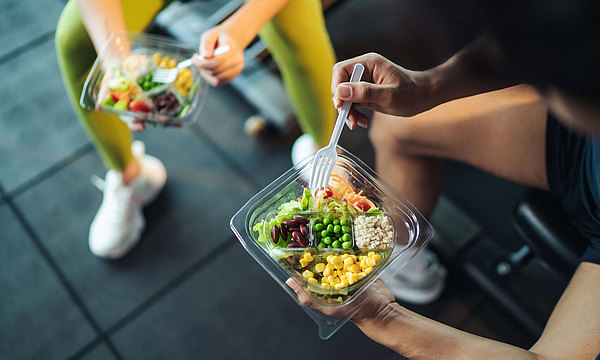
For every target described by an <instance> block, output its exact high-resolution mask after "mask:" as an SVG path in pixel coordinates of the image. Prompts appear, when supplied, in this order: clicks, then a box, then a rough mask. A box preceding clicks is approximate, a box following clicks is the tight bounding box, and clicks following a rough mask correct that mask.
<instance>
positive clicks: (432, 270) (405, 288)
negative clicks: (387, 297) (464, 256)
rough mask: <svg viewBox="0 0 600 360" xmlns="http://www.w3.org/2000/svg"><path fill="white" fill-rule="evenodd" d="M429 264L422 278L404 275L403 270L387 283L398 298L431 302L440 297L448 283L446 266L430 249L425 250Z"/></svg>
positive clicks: (414, 301)
mask: <svg viewBox="0 0 600 360" xmlns="http://www.w3.org/2000/svg"><path fill="white" fill-rule="evenodd" d="M423 252H424V254H423V255H424V257H425V260H427V261H428V264H427V266H426V267H425V269H423V271H422V275H421V276H420V278H416V279H415V277H414V275H413V276H411V278H408V277H406V276H403V274H402V270H400V272H399V273H398V274H396V275H395V276H394V277H392V278H391V279H390V280H388V281H387V283H386V285H387V287H388V288H389V289H390V291H391V292H392V294H394V296H395V297H396V299H398V300H400V301H403V302H406V303H410V304H415V305H425V304H429V303H431V302H433V301H435V300H437V298H439V297H440V295H441V294H442V292H443V291H444V286H445V284H446V275H447V274H448V271H447V270H446V267H444V266H443V265H442V264H440V261H439V259H438V257H437V255H435V253H433V252H431V251H430V250H424V251H423Z"/></svg>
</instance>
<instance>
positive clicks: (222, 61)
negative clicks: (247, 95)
mask: <svg viewBox="0 0 600 360" xmlns="http://www.w3.org/2000/svg"><path fill="white" fill-rule="evenodd" d="M224 45H229V50H228V51H227V52H225V53H223V54H221V55H218V56H216V57H215V56H213V53H214V51H215V49H216V48H217V47H220V46H224ZM244 48H245V46H243V44H242V42H241V41H240V40H238V39H237V38H236V35H235V34H234V32H233V31H231V30H230V29H229V28H228V27H227V26H224V25H218V26H215V27H214V28H212V29H210V30H208V31H206V32H205V33H204V34H202V38H201V40H200V56H201V57H196V56H194V58H193V59H192V63H193V64H194V66H196V68H198V71H199V72H200V75H201V76H202V77H203V78H204V79H205V80H206V81H207V82H208V83H209V84H210V85H212V86H221V85H225V84H227V83H229V82H230V81H231V80H233V79H235V77H236V76H238V75H239V74H240V73H241V72H242V69H243V68H244ZM203 58H204V59H203Z"/></svg>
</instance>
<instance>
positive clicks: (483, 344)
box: [357, 303, 546, 360]
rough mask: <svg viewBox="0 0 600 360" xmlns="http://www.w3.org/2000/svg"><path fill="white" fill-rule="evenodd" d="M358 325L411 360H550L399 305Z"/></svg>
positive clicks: (376, 339) (369, 335) (375, 339)
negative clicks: (379, 318)
mask: <svg viewBox="0 0 600 360" xmlns="http://www.w3.org/2000/svg"><path fill="white" fill-rule="evenodd" d="M357 325H358V327H359V328H360V329H361V330H362V331H363V332H364V333H365V335H367V336H368V337H370V338H371V339H373V340H374V341H377V342H378V343H380V344H382V345H384V346H386V347H389V348H390V349H392V350H394V351H396V352H398V353H399V354H401V355H403V356H405V357H407V358H409V359H415V360H419V359H428V360H432V359H444V360H452V359H461V360H465V359H467V360H468V359H474V360H475V359H477V360H479V359H511V360H515V359H536V360H541V359H546V358H545V357H543V356H541V355H537V354H534V353H532V352H529V351H527V350H524V349H520V348H516V347H514V346H511V345H507V344H503V343H499V342H496V341H493V340H489V339H485V338H482V337H479V336H475V335H472V334H469V333H466V332H463V331H460V330H457V329H454V328H452V327H449V326H446V325H444V324H441V323H439V322H436V321H433V320H430V319H427V318H425V317H422V316H420V315H418V314H415V313H413V312H411V311H408V310H406V309H404V308H402V307H401V306H400V305H398V303H393V304H390V305H388V307H387V308H386V310H385V311H384V312H382V317H381V320H379V321H370V322H368V323H358V324H357Z"/></svg>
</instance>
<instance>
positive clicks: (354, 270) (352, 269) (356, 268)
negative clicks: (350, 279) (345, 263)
mask: <svg viewBox="0 0 600 360" xmlns="http://www.w3.org/2000/svg"><path fill="white" fill-rule="evenodd" d="M348 270H350V271H351V272H353V273H358V272H360V268H359V267H358V265H356V264H353V265H352V266H350V267H349V268H348Z"/></svg>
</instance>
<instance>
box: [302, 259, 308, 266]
mask: <svg viewBox="0 0 600 360" xmlns="http://www.w3.org/2000/svg"><path fill="white" fill-rule="evenodd" d="M300 265H302V267H306V265H308V262H307V261H306V260H305V259H300Z"/></svg>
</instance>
